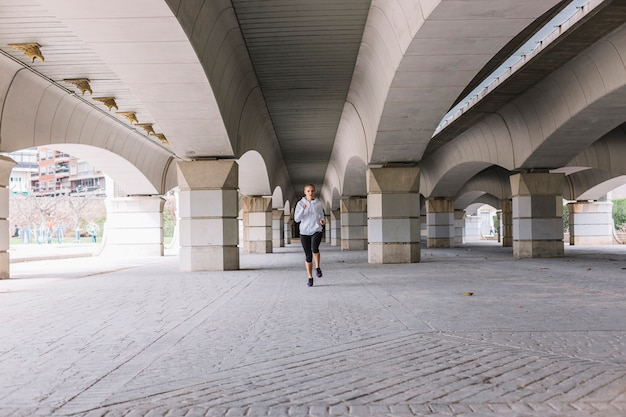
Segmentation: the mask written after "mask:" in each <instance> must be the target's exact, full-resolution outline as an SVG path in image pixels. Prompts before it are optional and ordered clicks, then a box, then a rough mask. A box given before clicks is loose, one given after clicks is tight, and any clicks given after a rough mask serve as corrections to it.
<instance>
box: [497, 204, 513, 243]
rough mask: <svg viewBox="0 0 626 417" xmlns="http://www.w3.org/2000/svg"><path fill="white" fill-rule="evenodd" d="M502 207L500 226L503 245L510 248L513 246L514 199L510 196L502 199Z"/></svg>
mask: <svg viewBox="0 0 626 417" xmlns="http://www.w3.org/2000/svg"><path fill="white" fill-rule="evenodd" d="M500 207H501V208H502V213H501V216H502V226H501V227H500V235H501V240H502V246H503V247H505V248H510V247H512V246H513V201H512V200H509V199H508V198H507V199H505V200H502V201H500Z"/></svg>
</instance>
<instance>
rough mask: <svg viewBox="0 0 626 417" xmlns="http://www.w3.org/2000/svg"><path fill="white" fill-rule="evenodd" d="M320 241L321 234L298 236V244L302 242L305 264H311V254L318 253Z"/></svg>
mask: <svg viewBox="0 0 626 417" xmlns="http://www.w3.org/2000/svg"><path fill="white" fill-rule="evenodd" d="M321 241H322V232H317V233H313V234H312V235H311V236H308V235H300V242H302V249H304V255H305V256H306V261H307V262H313V254H314V253H319V251H320V242H321Z"/></svg>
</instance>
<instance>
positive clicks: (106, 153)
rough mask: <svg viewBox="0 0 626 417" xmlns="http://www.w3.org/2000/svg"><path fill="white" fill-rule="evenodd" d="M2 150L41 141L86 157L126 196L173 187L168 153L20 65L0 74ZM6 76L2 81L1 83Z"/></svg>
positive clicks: (171, 168)
mask: <svg viewBox="0 0 626 417" xmlns="http://www.w3.org/2000/svg"><path fill="white" fill-rule="evenodd" d="M3 75H4V77H2V78H3V80H4V83H6V84H5V85H6V89H4V91H3V92H4V93H5V99H4V107H3V109H2V114H1V117H0V138H1V139H2V141H1V143H0V146H1V150H2V152H13V151H17V150H20V149H24V148H28V147H34V146H47V147H53V148H55V149H58V150H62V151H65V152H67V153H70V154H72V155H75V156H77V157H80V158H82V159H86V160H88V161H90V162H91V163H92V164H93V165H94V166H97V167H98V168H99V169H101V170H103V171H104V172H106V173H107V174H108V175H110V176H111V177H113V178H115V179H116V180H117V181H119V184H120V185H121V187H122V188H123V189H124V192H126V193H127V194H129V195H155V194H164V193H165V192H166V191H167V190H169V189H171V188H173V187H175V186H176V183H177V178H176V170H175V167H174V166H173V165H174V164H173V163H172V162H173V161H174V156H173V154H172V153H171V152H170V151H169V150H168V149H166V148H164V147H163V146H161V145H160V144H157V143H155V142H153V141H152V140H151V139H148V138H146V137H145V136H143V135H141V134H139V133H137V132H136V131H135V130H133V129H129V128H128V127H127V126H125V125H123V124H122V123H120V122H119V121H118V120H117V119H115V118H113V117H111V116H109V115H108V114H106V113H104V112H102V111H100V110H98V109H96V108H94V107H92V106H90V105H88V104H86V103H85V102H84V101H83V100H81V99H79V98H78V97H76V96H74V95H72V94H68V93H67V91H66V90H64V89H62V88H60V87H58V86H57V85H55V84H51V83H50V82H49V81H47V80H45V79H43V78H41V77H39V76H37V75H35V74H33V73H32V72H30V71H27V70H24V69H17V71H16V72H14V73H13V74H11V77H10V80H8V77H7V74H6V73H4V74H3ZM7 81H8V82H7Z"/></svg>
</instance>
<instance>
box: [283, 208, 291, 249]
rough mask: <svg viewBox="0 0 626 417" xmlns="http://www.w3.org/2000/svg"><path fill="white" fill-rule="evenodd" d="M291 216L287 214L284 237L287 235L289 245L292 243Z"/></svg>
mask: <svg viewBox="0 0 626 417" xmlns="http://www.w3.org/2000/svg"><path fill="white" fill-rule="evenodd" d="M291 221H292V220H291V214H285V217H284V223H283V228H284V233H283V234H284V235H285V244H286V245H289V244H290V243H291Z"/></svg>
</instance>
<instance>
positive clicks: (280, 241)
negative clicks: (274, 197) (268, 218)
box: [272, 209, 285, 248]
mask: <svg viewBox="0 0 626 417" xmlns="http://www.w3.org/2000/svg"><path fill="white" fill-rule="evenodd" d="M284 223H285V210H284V209H275V210H272V247H274V248H283V247H285V224H284Z"/></svg>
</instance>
